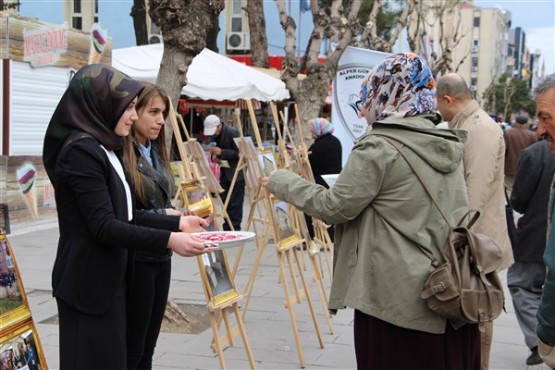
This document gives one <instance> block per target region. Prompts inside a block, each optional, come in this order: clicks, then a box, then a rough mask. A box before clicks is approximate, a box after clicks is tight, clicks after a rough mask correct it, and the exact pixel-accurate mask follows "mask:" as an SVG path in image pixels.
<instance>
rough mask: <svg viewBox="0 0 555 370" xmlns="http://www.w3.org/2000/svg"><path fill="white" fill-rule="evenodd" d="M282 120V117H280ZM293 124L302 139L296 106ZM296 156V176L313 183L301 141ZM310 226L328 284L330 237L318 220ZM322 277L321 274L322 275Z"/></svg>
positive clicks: (331, 243)
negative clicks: (317, 245)
mask: <svg viewBox="0 0 555 370" xmlns="http://www.w3.org/2000/svg"><path fill="white" fill-rule="evenodd" d="M282 119H283V116H282ZM295 123H296V127H297V134H298V135H300V137H304V134H303V128H302V125H301V122H300V118H299V112H298V110H297V105H295ZM296 153H297V155H298V159H297V163H298V165H297V169H298V172H297V173H298V174H299V175H300V176H301V177H303V178H305V179H307V180H308V181H311V182H314V175H313V172H312V167H311V165H310V161H309V159H308V155H309V154H310V153H309V152H308V148H307V147H306V144H305V143H304V141H303V140H300V143H299V147H298V150H297V151H296ZM312 226H313V229H314V238H313V239H314V241H315V242H317V243H318V244H319V245H320V246H321V247H322V248H321V250H320V251H322V252H323V254H324V258H325V260H326V266H327V270H328V276H329V279H330V283H331V280H332V278H333V272H332V270H333V269H332V265H333V262H332V261H333V242H332V241H331V239H330V236H329V234H328V231H327V229H328V226H327V225H326V224H325V223H324V222H323V221H322V220H320V219H318V218H314V217H313V218H312ZM320 265H322V263H321V259H320ZM321 272H323V269H321ZM322 275H323V274H322Z"/></svg>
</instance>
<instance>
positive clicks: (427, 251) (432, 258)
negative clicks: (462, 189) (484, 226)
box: [378, 135, 451, 267]
mask: <svg viewBox="0 0 555 370" xmlns="http://www.w3.org/2000/svg"><path fill="white" fill-rule="evenodd" d="M378 136H380V137H381V138H383V139H384V140H385V141H387V142H388V143H390V144H391V145H393V146H394V147H395V149H397V151H399V154H401V156H402V157H403V158H405V161H406V162H407V163H408V165H409V167H410V168H411V169H412V171H413V172H414V174H415V175H416V177H417V178H418V180H419V181H420V183H421V184H422V187H423V188H424V190H426V193H427V194H428V196H429V197H430V199H431V200H432V202H433V203H434V204H435V206H436V208H437V209H438V210H439V213H441V216H442V217H443V219H444V220H445V222H446V223H447V226H449V228H451V224H450V223H449V221H448V220H447V217H446V216H445V214H444V213H443V210H442V209H441V207H440V206H439V204H438V203H437V201H436V199H435V197H434V196H433V195H432V192H431V191H430V189H429V188H428V186H427V185H426V183H425V182H424V179H423V177H422V175H420V172H418V170H417V169H416V166H414V164H413V162H412V161H411V160H410V159H409V158H408V156H407V155H406V154H405V152H404V150H403V148H402V147H401V146H400V145H399V142H398V141H397V140H394V139H391V138H388V137H386V136H382V135H378ZM447 237H448V238H449V236H447ZM416 246H417V247H418V249H420V251H421V252H422V253H423V254H424V255H425V256H426V257H428V258H429V259H430V261H432V266H434V267H438V265H439V262H438V261H437V259H436V258H435V256H434V254H433V253H432V251H430V249H428V248H427V247H424V246H422V245H420V244H416Z"/></svg>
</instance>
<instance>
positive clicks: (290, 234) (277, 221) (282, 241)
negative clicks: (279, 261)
mask: <svg viewBox="0 0 555 370" xmlns="http://www.w3.org/2000/svg"><path fill="white" fill-rule="evenodd" d="M289 207H290V205H289V204H287V203H285V202H284V201H281V200H278V199H277V198H274V200H273V211H274V228H275V230H276V233H277V235H278V237H279V245H278V248H279V249H286V248H289V247H291V246H294V245H297V244H300V243H302V240H301V239H300V238H299V235H298V234H297V232H296V231H295V228H294V227H293V222H292V220H291V212H290V210H289Z"/></svg>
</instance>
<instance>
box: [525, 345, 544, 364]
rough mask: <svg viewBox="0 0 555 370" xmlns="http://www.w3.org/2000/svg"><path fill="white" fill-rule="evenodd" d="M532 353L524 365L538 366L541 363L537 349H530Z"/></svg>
mask: <svg viewBox="0 0 555 370" xmlns="http://www.w3.org/2000/svg"><path fill="white" fill-rule="evenodd" d="M531 351H532V353H531V354H530V356H528V358H527V359H526V365H539V364H541V363H542V362H543V360H542V358H541V357H540V355H539V354H538V347H534V348H532V349H531Z"/></svg>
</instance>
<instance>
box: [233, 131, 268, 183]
mask: <svg viewBox="0 0 555 370" xmlns="http://www.w3.org/2000/svg"><path fill="white" fill-rule="evenodd" d="M233 140H234V141H235V144H236V145H237V148H239V153H240V154H241V155H242V156H243V158H246V159H247V171H246V174H245V182H246V183H247V186H248V187H249V188H251V189H256V187H257V186H258V180H259V179H260V178H261V177H263V176H264V172H263V170H262V164H261V163H260V161H259V160H257V159H258V158H259V157H258V151H257V149H256V147H255V146H254V142H253V141H252V138H251V137H250V136H246V137H236V138H234V139H233Z"/></svg>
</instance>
